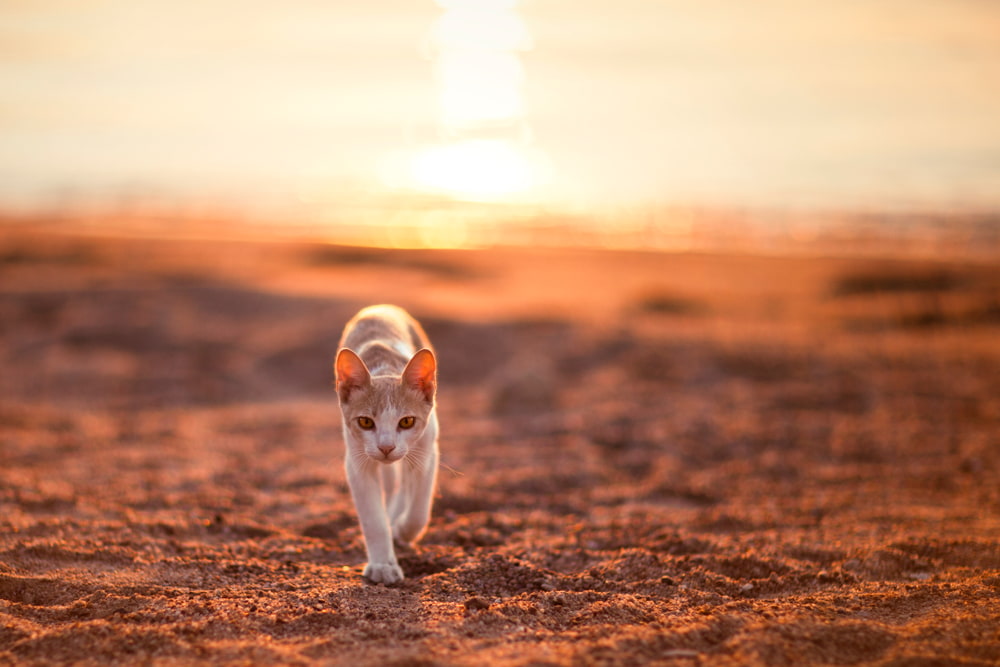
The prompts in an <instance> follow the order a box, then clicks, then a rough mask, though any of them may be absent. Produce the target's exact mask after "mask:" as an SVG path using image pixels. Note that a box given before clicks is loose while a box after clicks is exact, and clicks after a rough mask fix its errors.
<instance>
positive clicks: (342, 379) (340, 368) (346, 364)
mask: <svg viewBox="0 0 1000 667" xmlns="http://www.w3.org/2000/svg"><path fill="white" fill-rule="evenodd" d="M333 367H334V371H335V372H336V374H337V394H339V395H340V400H341V401H342V402H344V403H346V402H347V400H348V399H349V398H350V397H351V394H352V393H354V392H355V391H357V390H358V389H364V388H365V387H367V386H368V385H369V384H371V381H372V376H371V374H370V373H369V372H368V367H367V366H365V362H363V361H361V357H359V356H358V355H356V354H355V353H354V352H353V351H352V350H349V349H347V348H346V347H345V348H343V349H342V350H341V351H340V352H338V353H337V361H336V363H335V364H334V365H333Z"/></svg>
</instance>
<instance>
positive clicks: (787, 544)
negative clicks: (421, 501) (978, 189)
mask: <svg viewBox="0 0 1000 667" xmlns="http://www.w3.org/2000/svg"><path fill="white" fill-rule="evenodd" d="M381 301H392V302H396V303H398V304H400V305H402V306H404V307H407V308H408V309H410V310H411V312H413V313H414V314H415V315H416V316H417V317H418V318H419V319H421V320H422V321H423V323H424V325H425V328H426V329H427V331H428V334H429V335H430V336H431V338H432V340H433V341H434V342H435V344H436V346H437V348H438V351H439V357H440V364H441V376H440V381H441V389H440V394H439V401H440V408H439V410H440V416H441V423H442V433H443V436H442V442H441V446H442V455H443V461H442V471H441V475H440V490H439V493H438V497H437V499H436V504H435V513H434V518H433V521H432V523H431V526H430V529H429V531H428V534H427V536H426V538H425V540H424V541H423V542H422V543H421V544H420V545H419V546H418V547H417V548H416V549H414V550H413V551H410V552H407V553H404V554H402V557H401V560H402V565H403V568H404V570H405V572H406V574H407V579H406V581H405V582H403V583H402V584H401V585H399V586H396V587H384V586H377V585H372V584H369V583H367V582H366V581H364V580H363V579H362V577H361V567H362V565H363V559H364V551H363V542H362V539H361V534H360V530H359V528H358V526H357V523H356V519H355V516H354V512H353V508H352V505H351V501H350V497H349V495H348V493H347V488H346V485H345V481H344V473H343V470H342V465H341V454H342V451H343V445H342V442H341V438H340V424H339V412H338V410H337V408H336V404H335V396H334V393H333V391H332V388H331V385H330V383H331V379H332V378H331V372H330V364H331V362H332V359H333V355H334V353H335V346H336V341H337V339H338V336H339V334H340V329H341V328H342V326H343V324H344V323H345V321H346V320H347V318H348V317H349V316H350V315H351V314H353V312H354V311H355V310H356V309H357V308H358V307H360V306H362V305H366V304H368V303H372V302H381ZM0 361H2V369H3V370H2V372H0V664H8V663H25V664H31V663H56V662H69V661H79V662H82V663H93V664H102V665H106V664H115V663H119V664H134V663H140V664H178V663H190V662H194V661H205V662H211V663H214V664H238V663H241V664H247V663H254V664H303V665H304V664H350V665H366V664H367V665H411V666H417V665H450V664H454V665H470V666H477V667H478V666H481V665H486V664H489V665H581V664H598V665H619V664H620V665H639V664H661V665H678V666H691V665H743V664H759V665H810V664H831V665H884V666H889V665H892V666H894V667H902V666H904V665H905V666H909V667H918V666H920V667H930V666H936V665H964V666H968V667H973V666H983V667H985V666H986V665H997V664H1000V263H997V262H992V263H991V262H988V261H981V262H975V263H973V262H968V261H966V262H960V261H951V262H949V261H943V260H942V261H935V262H929V261H919V262H918V261H906V260H892V261H890V260H876V259H873V258H867V259H850V258H839V259H830V258H827V259H818V258H809V257H795V258H790V257H784V258H770V259H769V258H765V257H755V256H752V255H734V256H725V255H699V254H663V255H658V254H653V253H635V252H632V253H627V252H614V251H568V250H563V251H557V250H530V251H529V250H516V249H506V250H496V251H380V250H362V249H351V248H340V247H334V246H323V245H318V244H304V243H256V242H235V241H234V242H199V241H164V240H160V241H155V240H135V239H133V240H128V239H110V238H99V237H96V236H89V237H72V236H65V235H42V236H39V235H28V234H25V233H23V232H20V233H16V232H13V231H10V230H8V231H6V232H4V233H3V234H2V236H0Z"/></svg>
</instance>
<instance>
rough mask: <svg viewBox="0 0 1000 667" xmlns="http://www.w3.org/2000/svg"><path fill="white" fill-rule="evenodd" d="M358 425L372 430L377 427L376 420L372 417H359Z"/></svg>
mask: <svg viewBox="0 0 1000 667" xmlns="http://www.w3.org/2000/svg"><path fill="white" fill-rule="evenodd" d="M358 426H360V427H361V428H363V429H364V430H366V431H370V430H372V429H373V428H375V420H374V419H372V418H371V417H358Z"/></svg>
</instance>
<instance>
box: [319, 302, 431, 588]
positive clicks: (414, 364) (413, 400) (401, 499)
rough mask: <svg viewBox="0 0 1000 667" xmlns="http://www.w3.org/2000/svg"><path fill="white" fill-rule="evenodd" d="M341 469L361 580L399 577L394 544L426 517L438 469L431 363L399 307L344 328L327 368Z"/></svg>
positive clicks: (419, 333) (370, 312) (409, 537)
mask: <svg viewBox="0 0 1000 667" xmlns="http://www.w3.org/2000/svg"><path fill="white" fill-rule="evenodd" d="M334 370H335V372H336V376H337V394H338V395H339V397H340V410H341V413H342V414H343V417H344V419H343V422H344V423H343V426H344V445H345V455H344V467H345V469H346V471H347V483H348V485H349V486H350V489H351V496H352V498H353V499H354V507H355V510H356V511H357V513H358V518H359V520H360V522H361V532H362V533H363V534H364V538H365V549H366V550H367V552H368V563H367V565H366V566H365V570H364V576H365V577H367V578H368V579H369V580H371V581H373V582H376V583H384V584H394V583H397V582H399V581H402V580H403V571H402V569H401V568H400V567H399V563H398V562H397V560H396V553H395V550H394V549H393V540H395V542H396V543H398V544H401V545H402V544H411V543H413V542H416V541H417V540H418V539H420V537H421V536H422V535H423V533H424V530H426V528H427V523H428V521H429V520H430V515H431V503H432V501H433V495H434V487H435V483H436V480H437V467H438V444H437V439H438V422H437V414H436V410H435V393H436V390H437V360H436V359H435V357H434V352H433V351H432V349H431V345H430V342H429V341H428V340H427V335H426V334H425V333H424V330H423V329H422V328H421V326H420V324H419V323H417V321H416V320H414V319H413V318H412V317H411V316H410V315H409V314H408V313H407V312H406V311H405V310H403V309H402V308H398V307H396V306H389V305H380V306H370V307H368V308H365V309H363V310H361V312H359V313H358V314H357V315H355V316H354V318H353V319H351V321H350V322H348V323H347V326H346V327H345V328H344V334H343V336H342V337H341V339H340V350H339V352H338V353H337V360H336V362H335V363H334Z"/></svg>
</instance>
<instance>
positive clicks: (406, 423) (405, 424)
mask: <svg viewBox="0 0 1000 667" xmlns="http://www.w3.org/2000/svg"><path fill="white" fill-rule="evenodd" d="M416 422H417V419H416V417H403V418H402V419H400V420H399V428H401V429H404V430H405V429H408V428H413V425H414V424H415V423H416Z"/></svg>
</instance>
